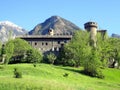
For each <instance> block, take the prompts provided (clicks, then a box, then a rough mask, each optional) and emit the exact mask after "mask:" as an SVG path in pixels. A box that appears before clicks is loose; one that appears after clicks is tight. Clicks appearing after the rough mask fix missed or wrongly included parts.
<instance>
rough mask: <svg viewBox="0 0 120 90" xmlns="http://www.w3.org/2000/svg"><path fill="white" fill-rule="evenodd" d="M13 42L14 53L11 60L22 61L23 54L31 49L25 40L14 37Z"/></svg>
mask: <svg viewBox="0 0 120 90" xmlns="http://www.w3.org/2000/svg"><path fill="white" fill-rule="evenodd" d="M13 44H14V53H13V56H12V59H11V63H12V62H14V63H15V62H16V63H17V62H24V60H25V54H26V52H27V50H29V49H31V48H32V47H31V45H29V44H28V42H26V41H25V40H22V39H19V38H16V39H14V40H13Z"/></svg>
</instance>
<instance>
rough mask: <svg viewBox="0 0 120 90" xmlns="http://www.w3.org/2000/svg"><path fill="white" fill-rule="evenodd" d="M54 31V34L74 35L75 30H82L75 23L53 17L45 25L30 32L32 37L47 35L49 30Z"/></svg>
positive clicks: (38, 25) (40, 24)
mask: <svg viewBox="0 0 120 90" xmlns="http://www.w3.org/2000/svg"><path fill="white" fill-rule="evenodd" d="M50 28H52V29H53V30H54V34H65V33H67V34H72V33H73V32H74V31H75V30H81V29H80V28H79V27H78V26H76V25H75V24H74V23H72V22H70V21H68V20H66V19H64V18H62V17H60V16H51V17H50V18H48V19H46V20H45V21H44V22H43V23H39V24H37V25H36V26H35V27H34V28H33V29H32V30H31V31H30V32H29V34H30V35H46V34H48V31H49V29H50Z"/></svg>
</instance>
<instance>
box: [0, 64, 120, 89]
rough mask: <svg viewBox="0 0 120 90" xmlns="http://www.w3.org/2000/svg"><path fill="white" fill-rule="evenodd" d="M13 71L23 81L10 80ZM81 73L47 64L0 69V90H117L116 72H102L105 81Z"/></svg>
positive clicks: (119, 76) (119, 82)
mask: <svg viewBox="0 0 120 90" xmlns="http://www.w3.org/2000/svg"><path fill="white" fill-rule="evenodd" d="M15 67H17V68H18V69H19V70H20V71H21V72H22V75H23V78H13V76H14V75H13V71H14V68H15ZM81 70H82V68H72V67H62V66H54V65H47V64H39V65H37V67H33V65H32V64H13V65H7V66H2V65H0V90H120V70H118V69H105V70H104V71H103V73H104V74H105V77H106V78H105V79H98V78H93V77H89V76H86V75H83V74H82V73H80V71H81ZM65 74H68V77H64V75H65Z"/></svg>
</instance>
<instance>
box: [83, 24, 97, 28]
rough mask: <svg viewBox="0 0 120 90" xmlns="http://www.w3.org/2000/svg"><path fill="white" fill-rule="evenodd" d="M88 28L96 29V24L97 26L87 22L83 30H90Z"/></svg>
mask: <svg viewBox="0 0 120 90" xmlns="http://www.w3.org/2000/svg"><path fill="white" fill-rule="evenodd" d="M90 27H95V28H97V27H98V24H97V23H96V22H87V23H85V24H84V28H85V29H88V28H90Z"/></svg>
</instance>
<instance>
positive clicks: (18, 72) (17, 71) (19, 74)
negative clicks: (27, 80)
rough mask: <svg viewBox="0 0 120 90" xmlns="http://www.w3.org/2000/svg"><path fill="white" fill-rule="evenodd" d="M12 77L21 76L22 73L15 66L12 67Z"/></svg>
mask: <svg viewBox="0 0 120 90" xmlns="http://www.w3.org/2000/svg"><path fill="white" fill-rule="evenodd" d="M14 77H15V78H22V73H21V71H19V70H18V69H17V68H14Z"/></svg>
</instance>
